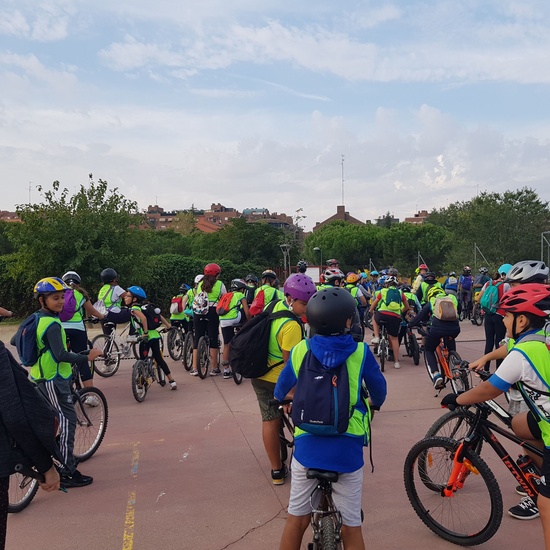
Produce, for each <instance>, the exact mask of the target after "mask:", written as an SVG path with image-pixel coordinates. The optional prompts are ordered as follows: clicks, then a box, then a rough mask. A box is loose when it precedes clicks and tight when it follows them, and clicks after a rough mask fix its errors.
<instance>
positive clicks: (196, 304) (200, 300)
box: [191, 290, 210, 315]
mask: <svg viewBox="0 0 550 550" xmlns="http://www.w3.org/2000/svg"><path fill="white" fill-rule="evenodd" d="M209 307H210V304H209V302H208V294H207V293H206V292H205V291H204V290H201V291H200V292H199V293H197V294H196V295H195V297H194V298H193V305H192V307H191V309H192V310H193V313H194V314H195V315H207V314H208V308H209Z"/></svg>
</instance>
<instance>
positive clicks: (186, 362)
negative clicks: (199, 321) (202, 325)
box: [182, 332, 193, 370]
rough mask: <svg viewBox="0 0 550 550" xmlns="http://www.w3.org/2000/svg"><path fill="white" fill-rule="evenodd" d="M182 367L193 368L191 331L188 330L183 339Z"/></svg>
mask: <svg viewBox="0 0 550 550" xmlns="http://www.w3.org/2000/svg"><path fill="white" fill-rule="evenodd" d="M182 361H183V368H184V369H185V370H191V369H192V368H193V333H192V332H188V333H186V335H185V339H184V341H183V359H182Z"/></svg>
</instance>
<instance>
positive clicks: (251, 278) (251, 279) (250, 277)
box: [244, 273, 258, 285]
mask: <svg viewBox="0 0 550 550" xmlns="http://www.w3.org/2000/svg"><path fill="white" fill-rule="evenodd" d="M244 280H245V282H247V283H254V284H255V285H257V284H258V277H256V275H254V274H253V273H249V274H248V275H247V276H246V277H245V278H244Z"/></svg>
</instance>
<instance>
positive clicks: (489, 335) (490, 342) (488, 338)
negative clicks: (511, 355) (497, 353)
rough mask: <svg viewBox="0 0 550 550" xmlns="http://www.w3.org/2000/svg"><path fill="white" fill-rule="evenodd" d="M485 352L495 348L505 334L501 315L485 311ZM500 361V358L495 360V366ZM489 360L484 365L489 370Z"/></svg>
mask: <svg viewBox="0 0 550 550" xmlns="http://www.w3.org/2000/svg"><path fill="white" fill-rule="evenodd" d="M484 325H485V354H487V353H489V352H491V351H493V349H497V348H498V347H499V344H500V342H501V340H504V337H505V336H506V327H505V326H504V321H503V320H502V317H501V316H500V315H498V314H497V313H492V314H491V313H487V314H486V315H485V322H484ZM501 363H502V359H499V360H497V368H498V367H499V365H500V364H501ZM489 365H490V362H489V363H487V365H485V368H486V369H487V370H489Z"/></svg>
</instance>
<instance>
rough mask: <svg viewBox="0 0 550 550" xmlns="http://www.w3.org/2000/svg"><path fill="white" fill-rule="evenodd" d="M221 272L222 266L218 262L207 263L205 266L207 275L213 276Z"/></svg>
mask: <svg viewBox="0 0 550 550" xmlns="http://www.w3.org/2000/svg"><path fill="white" fill-rule="evenodd" d="M221 272H222V268H221V267H220V266H219V265H218V264H206V265H205V266H204V274H205V275H212V277H216V276H217V275H219V274H220V273H221Z"/></svg>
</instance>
